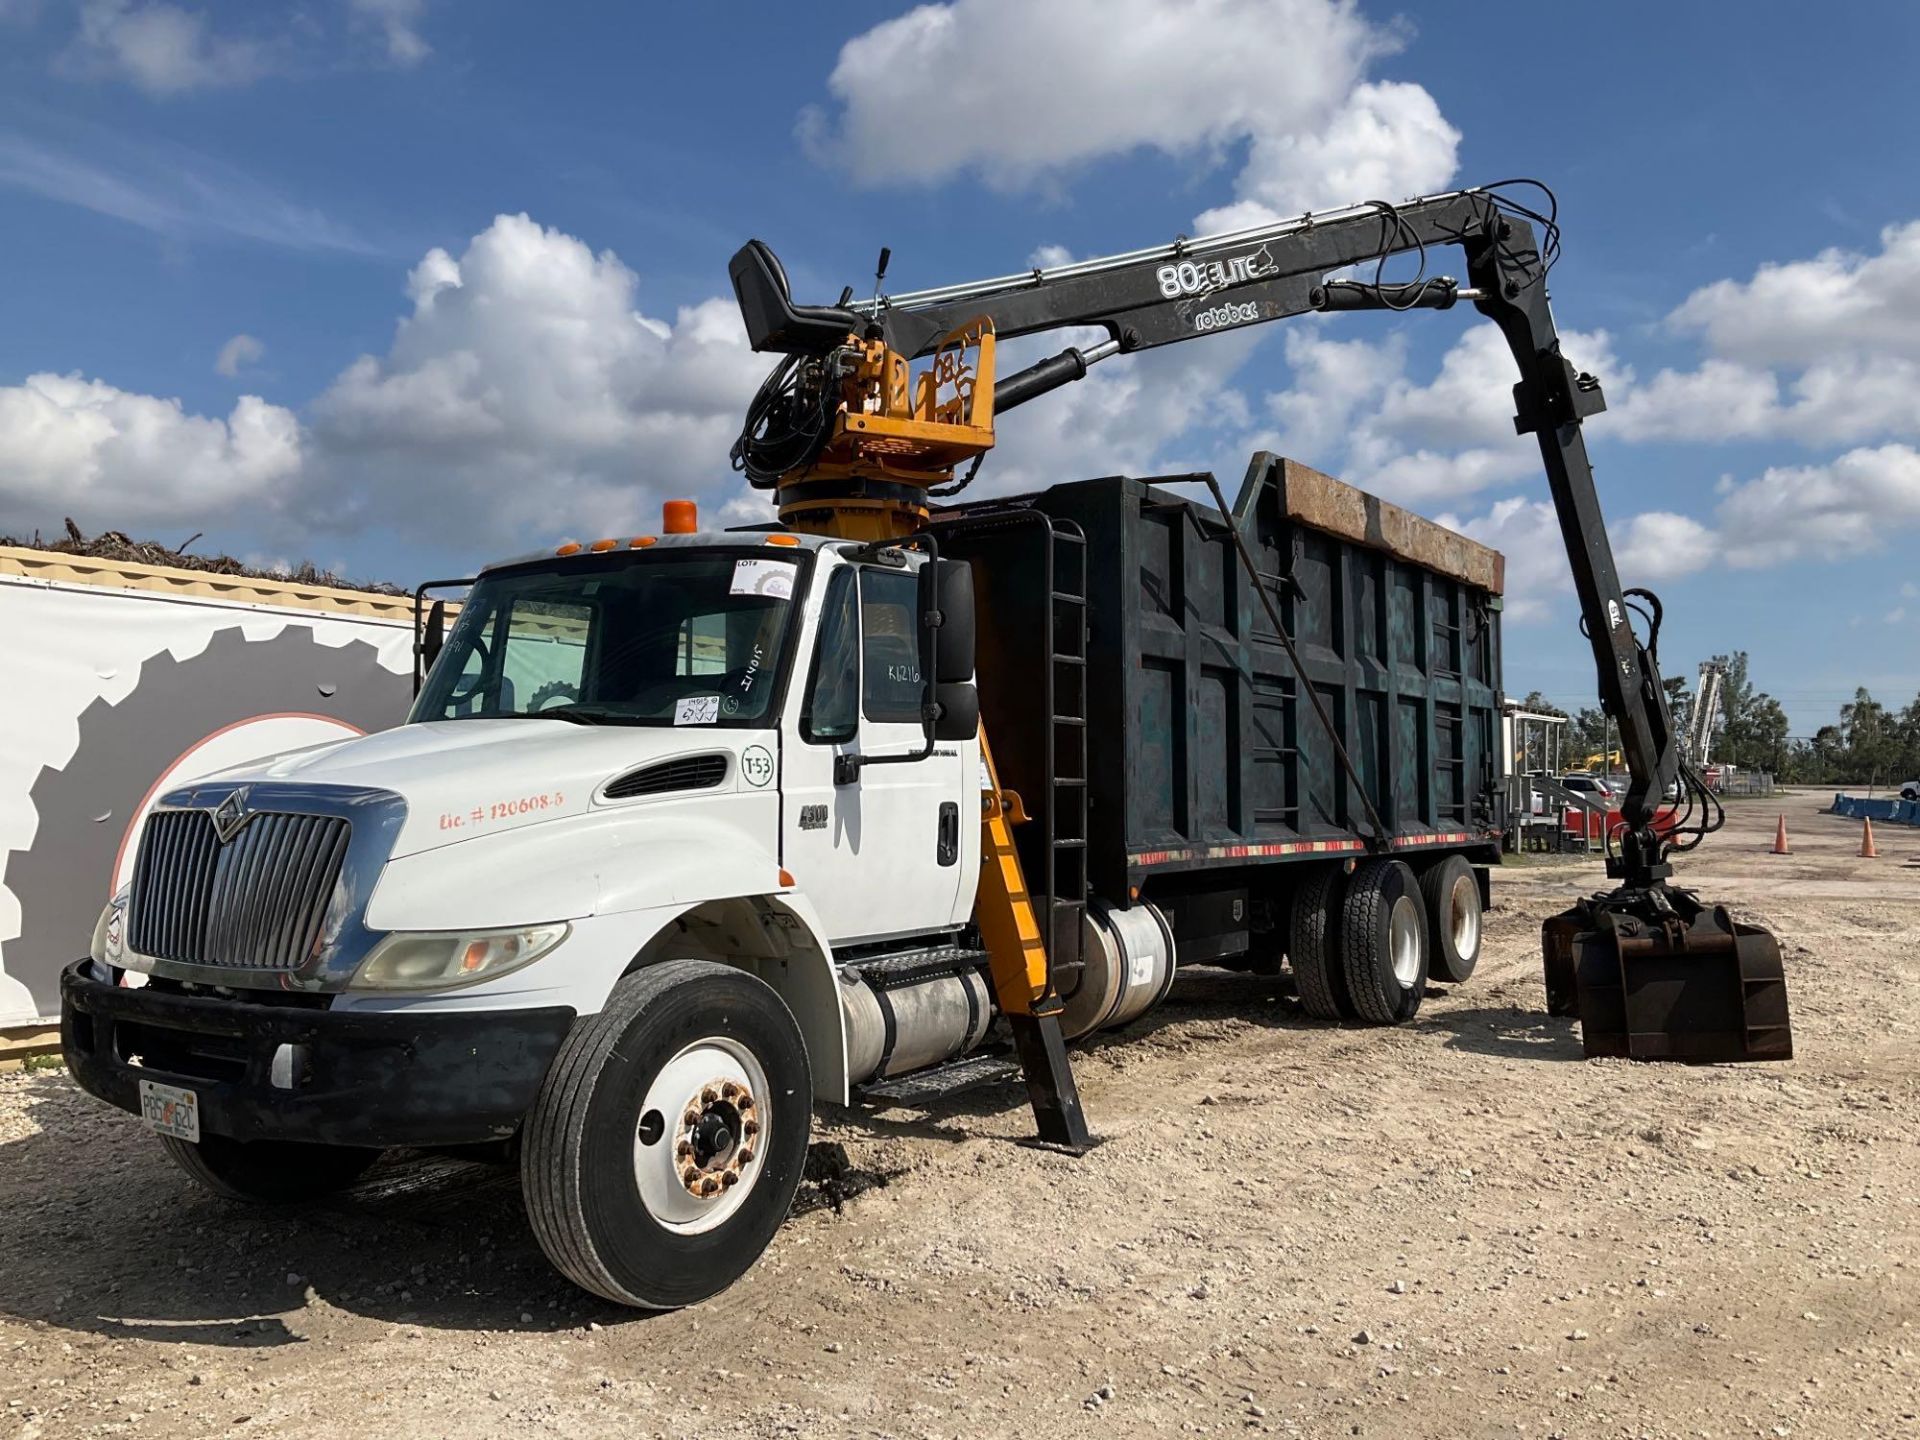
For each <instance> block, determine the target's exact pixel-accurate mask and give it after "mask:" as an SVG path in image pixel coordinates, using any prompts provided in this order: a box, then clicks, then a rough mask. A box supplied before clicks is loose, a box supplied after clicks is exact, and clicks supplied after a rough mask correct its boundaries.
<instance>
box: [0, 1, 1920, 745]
mask: <svg viewBox="0 0 1920 1440" xmlns="http://www.w3.org/2000/svg"><path fill="white" fill-rule="evenodd" d="M1917 42H1920V11H1916V10H1915V9H1914V8H1913V7H1911V6H1907V5H1902V4H1892V3H1889V4H1884V5H1867V4H1861V5H1848V6H1835V7H1830V8H1829V9H1828V10H1826V11H1823V12H1822V14H1821V17H1820V23H1819V24H1817V25H1810V24H1809V23H1808V22H1807V19H1806V12H1805V10H1804V8H1803V7H1797V6H1788V5H1785V4H1777V5H1776V4H1742V5H1738V6H1732V5H1707V4H1700V5H1672V4H1667V5H1661V6H1654V5H1639V4H1619V5H1614V6H1611V7H1606V8H1604V9H1594V8H1593V7H1568V6H1538V5H1533V6H1526V7H1522V6H1520V5H1517V4H1515V5H1509V4H1492V3H1481V4H1476V5H1474V6H1472V7H1463V6H1458V5H1417V4H1416V5H1408V6H1405V7H1402V8H1398V9H1395V8H1388V7H1385V6H1377V5H1366V6H1362V7H1359V8H1354V7H1350V6H1345V5H1341V4H1338V3H1333V0H1193V3H1190V4H1186V5H1180V4H1174V3H1171V0H1159V3H1153V4H1149V3H1146V0H1098V3H1096V0H1053V3H1050V4H1048V5H1044V6H1041V5H1033V4H1030V3H1015V0H954V3H952V4H947V5H933V6H924V7H920V8H919V9H918V10H914V11H911V12H909V11H908V10H907V9H906V7H903V6H899V5H879V4H845V5H837V6H833V7H799V6H772V5H766V6H730V7H654V6H645V7H643V6H590V5H573V4H557V3H556V4H547V5H542V6H531V5H510V4H506V3H489V0H468V3H453V0H438V3H436V0H309V3H307V4H306V5H304V6H302V7H279V6H260V5H253V4H206V5H198V4H193V3H188V0H180V3H161V0H0V218H3V219H4V222H5V223H4V224H0V267H4V270H3V272H0V273H4V274H5V275H6V276H7V277H8V278H9V280H10V282H11V283H10V284H9V285H8V287H7V301H8V303H7V306H6V312H5V314H6V324H5V325H4V326H3V327H0V529H6V530H12V531H16V532H18V531H31V530H32V529H34V528H35V527H39V528H41V529H43V530H48V531H53V530H57V529H58V527H59V525H60V521H61V518H62V517H63V516H65V515H69V514H70V515H73V516H74V517H75V518H76V519H77V520H78V521H79V522H80V523H81V524H82V525H83V526H86V527H87V528H89V529H95V528H101V527H105V526H118V527H121V528H126V529H129V530H133V531H136V532H139V533H142V534H153V535H156V536H159V537H161V538H166V539H171V540H179V539H183V538H184V537H185V536H187V535H189V534H191V533H193V532H194V531H196V530H203V531H205V532H207V539H206V540H204V541H202V542H200V544H199V546H198V547H197V548H201V549H207V548H214V547H217V548H224V549H227V550H231V551H233V552H234V553H238V554H243V555H247V556H249V557H253V558H256V559H261V560H268V561H271V560H276V559H299V558H303V557H311V558H313V559H315V560H317V561H320V562H321V563H323V564H333V565H343V566H344V567H345V568H346V569H347V570H349V571H351V572H353V573H356V574H361V575H371V576H381V577H386V578H393V579H397V580H403V581H405V580H411V579H415V578H420V577H422V576H424V575H425V574H427V573H428V572H434V573H445V572H449V571H458V570H460V569H462V568H464V567H468V566H471V565H473V564H475V563H477V562H479V561H480V560H483V559H485V558H487V557H489V556H493V555H497V554H500V553H507V552H513V551H516V550H520V549H524V548H527V547H528V546H530V545H532V544H537V543H543V542H545V541H547V540H550V539H552V538H555V537H557V536H560V535H565V534H578V533H596V534H597V533H606V532H622V531H626V530H628V529H630V528H633V527H635V526H638V525H640V524H642V523H644V517H646V516H649V515H652V514H655V513H657V506H658V503H659V501H660V499H662V498H664V497H665V496H668V495H673V494H681V493H689V494H695V495H698V496H699V497H700V498H701V499H702V500H703V502H705V503H706V504H708V505H709V506H717V507H724V506H727V505H728V504H731V505H732V506H733V510H732V512H731V513H734V514H744V513H748V512H749V511H750V510H751V507H752V502H751V500H749V499H746V498H744V497H742V495H741V491H740V487H739V485H738V482H737V481H736V479H735V478H734V477H733V476H732V475H731V473H730V472H729V471H728V468H727V463H726V455H725V452H726V445H727V442H728V440H729V439H730V438H731V433H732V431H733V430H734V429H735V428H737V425H738V417H739V414H740V411H741V409H742V407H743V405H744V401H745V398H746V395H747V394H748V393H750V391H751V389H752V386H753V384H754V383H755V381H756V380H757V377H758V375H759V373H760V372H761V370H762V369H763V368H764V367H763V366H762V365H761V363H760V362H758V361H757V360H756V359H755V358H754V357H752V356H751V355H748V354H746V353H745V351H744V347H743V346H742V345H741V343H740V339H739V335H738V325H737V320H736V319H735V318H734V315H733V310H732V303H731V300H730V298H728V291H727V284H726V278H725V265H726V260H727V257H728V255H729V254H730V253H731V252H732V250H733V249H734V248H735V247H736V246H737V245H738V244H739V243H740V241H741V240H743V239H745V238H746V237H748V236H750V235H758V236H761V237H763V238H766V239H767V240H769V241H770V242H772V243H773V244H774V245H775V247H776V249H778V250H779V252H780V253H781V255H782V257H783V258H784V259H785V260H786V262H787V264H788V267H789V269H790V270H791V272H792V273H793V275H794V278H795V284H796V288H797V289H798V290H799V291H800V292H801V294H802V296H803V297H813V298H817V299H822V300H825V299H831V298H832V297H833V296H834V295H835V294H837V293H838V290H839V287H840V286H841V285H842V284H845V283H850V284H854V285H856V286H859V287H862V288H864V287H865V285H866V284H867V283H868V282H869V280H870V275H871V268H872V263H873V257H874V255H875V253H876V252H877V250H878V248H879V246H880V245H882V244H886V245H890V246H891V247H892V249H893V252H894V262H893V268H892V272H891V275H890V277H889V283H890V285H891V286H892V287H893V288H896V289H907V288H913V287H915V286H919V285H924V284H937V283H943V282H946V281H951V280H959V279H970V278H976V277H978V276H982V275H987V274H998V273H1003V272H1004V271H1006V270H1009V269H1015V268H1019V267H1021V266H1024V265H1026V264H1028V263H1031V261H1032V259H1033V257H1035V256H1036V254H1038V253H1039V252H1041V250H1042V248H1043V247H1060V248H1061V249H1063V250H1064V251H1065V252H1066V253H1069V254H1072V255H1074V256H1086V255H1092V254H1099V253H1103V252H1108V251H1113V250H1120V249H1127V248H1133V247H1135V246H1138V245H1142V244H1149V243H1153V242H1156V241H1160V240H1165V239H1169V238H1171V237H1172V236H1173V235H1175V234H1177V233H1198V230H1197V227H1198V226H1200V225H1201V224H1202V223H1203V222H1205V221H1207V220H1208V219H1212V220H1216V221H1225V220H1227V219H1247V218H1257V217H1258V216H1259V215H1261V214H1273V215H1281V214H1291V213H1296V212H1297V211H1298V210H1299V209H1301V208H1304V207H1307V206H1311V207H1313V208H1320V209H1324V208H1330V207H1333V206H1337V205H1341V204H1345V203H1350V202H1353V201H1358V200H1364V199H1370V198H1373V197H1374V195H1375V194H1380V195H1384V196H1387V197H1388V198H1398V197H1401V196H1404V195H1408V194H1413V193H1418V192H1421V191H1424V190H1432V189H1441V188H1448V187H1450V186H1454V185H1460V184H1473V183H1480V182H1484V181H1488V180H1494V179H1500V178H1503V177H1506V176H1511V175H1534V176H1539V177H1541V178H1543V179H1545V180H1547V181H1548V182H1549V183H1551V184H1552V185H1553V186H1554V187H1555V189H1556V190H1557V191H1558V192H1559V196H1560V201H1561V206H1562V215H1563V219H1564V224H1565V258H1564V260H1563V261H1562V263H1561V265H1560V266H1559V268H1558V269H1556V271H1555V274H1554V296H1555V310H1556V314H1557V316H1558V319H1559V321H1560V324H1561V326H1562V328H1563V329H1565V330H1567V331H1569V332H1572V337H1571V338H1570V339H1569V342H1568V344H1569V349H1570V350H1571V351H1572V352H1573V354H1574V357H1575V359H1576V360H1578V361H1580V362H1581V363H1583V364H1585V365H1588V366H1589V367H1591V368H1596V369H1598V370H1599V371H1600V373H1601V375H1602V378H1603V379H1604V380H1606V381H1607V384H1608V392H1609V396H1610V399H1611V401H1612V410H1611V412H1610V413H1609V414H1608V415H1605V416H1602V417H1600V418H1599V419H1597V420H1595V421H1594V422H1593V423H1592V424H1591V425H1590V427H1589V434H1590V437H1591V443H1592V445H1593V449H1594V453H1595V457H1596V461H1597V464H1598V466H1599V479H1600V483H1601V487H1602V495H1603V500H1604V502H1605V504H1606V506H1607V509H1608V513H1609V515H1610V517H1612V519H1613V523H1614V526H1615V531H1616V539H1617V541H1618V542H1619V544H1620V548H1621V552H1622V561H1621V563H1622V570H1623V573H1624V575H1625V577H1626V579H1627V580H1628V582H1629V583H1634V582H1640V583H1651V584H1654V585H1656V586H1657V587H1658V588H1659V589H1660V590H1661V592H1662V594H1663V596H1664V598H1665V599H1666V601H1667V608H1668V614H1669V617H1670V621H1669V629H1668V632H1667V634H1666V636H1665V637H1663V638H1664V643H1663V645H1662V656H1663V659H1664V660H1665V662H1666V664H1667V666H1668V668H1669V670H1670V671H1684V672H1689V673H1690V671H1691V669H1692V667H1693V665H1694V663H1696V662H1697V661H1698V660H1699V659H1701V658H1704V657H1705V656H1706V655H1708V654H1711V653H1713V652H1716V651H1724V650H1731V649H1742V648H1744V649H1747V650H1749V651H1750V652H1752V654H1753V657H1754V659H1753V673H1754V677H1755V680H1756V682H1757V683H1758V684H1759V685H1760V686H1761V687H1762V688H1765V689H1769V690H1771V691H1773V693H1775V694H1776V695H1778V696H1780V698H1781V699H1782V701H1783V703H1785V705H1786V707H1787V709H1788V712H1789V714H1790V716H1791V717H1792V719H1793V722H1794V728H1795V731H1796V732H1797V733H1805V732H1809V731H1810V730H1811V729H1812V728H1813V727H1814V726H1815V725H1817V724H1819V723H1823V722H1825V721H1826V720H1828V719H1830V718H1831V713H1832V710H1833V709H1834V707H1835V706H1837V705H1838V703H1839V702H1840V701H1841V700H1842V699H1844V698H1847V697H1848V696H1850V694H1851V691H1852V687H1853V686H1854V685H1855V684H1858V683H1866V684H1868V685H1870V686H1871V687H1873V688H1874V690H1875V691H1876V693H1877V694H1879V695H1880V696H1881V698H1882V699H1885V700H1890V701H1893V702H1895V703H1903V702H1904V701H1905V700H1906V699H1908V698H1910V697H1911V696H1912V695H1913V694H1914V692H1915V691H1916V690H1920V591H1916V588H1915V585H1916V581H1920V565H1916V564H1915V563H1914V561H1913V556H1914V554H1915V539H1916V536H1920V453H1916V451H1915V449H1914V448H1913V447H1914V444H1915V443H1916V440H1920V435H1917V434H1916V432H1920V405H1916V404H1915V403H1914V396H1915V394H1916V389H1915V381H1916V379H1920V224H1916V222H1920V174H1916V172H1915V171H1914V168H1913V167H1912V166H1911V165H1910V164H1908V163H1906V162H1907V157H1908V154H1909V152H1910V150H1911V148H1912V146H1913V143H1914V141H1915V140H1916V138H1920V135H1917V133H1916V132H1917V131H1920V126H1917V125H1916V119H1917V118H1920V103H1916V102H1915V101H1914V100H1913V99H1912V98H1911V86H1910V84H1909V79H1910V75H1909V71H1910V59H1911V56H1912V55H1913V54H1914V53H1915V51H1916V43H1917ZM1362 192H1364V193H1362ZM522 215H524V216H525V217H527V219H526V220H525V221H521V220H519V219H516V218H514V217H519V216H522ZM499 217H506V218H499ZM1903 227H1906V228H1903ZM1477 328H1478V332H1479V333H1478V334H1477V335H1476V324H1475V319H1474V317H1472V316H1471V315H1468V314H1466V313H1465V312H1461V313H1459V314H1446V315H1435V314H1422V315H1417V316H1411V317H1404V318H1402V317H1396V318H1394V319H1392V320H1388V319H1385V318H1382V317H1342V318H1341V320H1339V321H1338V322H1327V323H1323V322H1320V321H1305V322H1300V323H1298V324H1295V325H1290V326H1281V327H1266V332H1265V333H1261V334H1257V335H1256V334H1243V335H1239V336H1235V337H1233V338H1232V339H1225V340H1220V341H1218V342H1211V343H1209V342H1202V343H1199V344H1194V345H1188V346H1182V347H1178V348H1177V349H1176V350H1170V351H1165V352H1159V353H1157V354H1155V355H1152V356H1148V357H1144V358H1143V359H1141V360H1139V361H1122V362H1114V363H1113V364H1112V365H1110V366H1108V367H1103V369H1102V370H1101V371H1097V372H1095V376H1094V377H1093V378H1091V379H1090V380H1088V381H1087V382H1085V383H1084V384H1083V385H1081V386H1079V387H1075V388H1074V389H1073V390H1071V391H1068V392H1062V393H1061V395H1059V396H1057V397H1052V399H1051V400H1050V401H1048V402H1042V403H1040V404H1036V405H1034V406H1032V407H1029V408H1028V410H1027V411H1025V412H1022V413H1021V414H1020V415H1019V416H1018V417H1010V419H1009V422H1008V424H1007V425H1006V426H1005V427H1004V431H1003V439H1002V445H1001V448H1000V450H999V451H997V452H996V453H995V455H994V456H993V457H992V458H991V459H990V461H989V464H988V466H987V468H986V469H985V470H984V471H983V481H982V483H983V484H987V483H991V484H993V485H996V486H999V487H1001V488H1017V487H1022V486H1031V485H1037V484H1044V483H1047V482H1048V481H1050V480H1056V479H1070V478H1075V477H1076V476H1079V475H1086V474H1101V473H1110V472H1111V471H1113V470H1115V469H1127V470H1131V471H1133V472H1135V473H1149V472H1151V471H1152V470H1154V469H1168V470H1172V469H1181V468H1190V467H1192V466H1196V465H1206V466H1212V467H1214V468H1217V469H1218V470H1219V471H1220V472H1221V473H1222V474H1223V476H1226V477H1229V478H1230V479H1237V476H1238V472H1239V468H1240V467H1241V466H1242V465H1244V463H1245V457H1246V454H1247V453H1248V451H1249V449H1250V448H1251V447H1252V446H1254V445H1256V444H1263V445H1269V446H1273V447H1274V448H1278V449H1280V450H1282V452H1283V453H1287V454H1291V455H1294V456H1296V457H1297V458H1300V459H1303V460H1306V461H1308V462H1310V463H1314V464H1317V465H1319V466H1321V467H1322V468H1325V469H1328V470H1331V471H1333V472H1334V473H1336V474H1340V475H1343V476H1345V477H1346V478H1349V479H1352V480H1354V481H1355V482H1356V483H1360V484H1363V485H1366V486H1367V487H1368V488H1372V489H1377V490H1379V491H1380V492H1381V493H1383V494H1386V495H1388V496H1390V497H1391V498H1395V499H1397V500H1400V501H1401V502H1402V503H1406V504H1408V505H1410V506H1411V507H1412V508H1415V509H1418V510H1420V511H1422V512H1423V513H1426V514H1429V515H1435V516H1443V517H1447V518H1449V519H1450V520H1452V521H1454V522H1456V523H1459V524H1461V525H1462V526H1464V527H1465V528H1467V529H1468V530H1469V531H1470V532H1472V533H1475V534H1477V535H1480V536H1482V537H1483V538H1486V539H1488V540H1489V541H1490V542H1492V543H1496V544H1498V545H1500V546H1501V547H1502V548H1503V549H1505V550H1506V551H1507V552H1508V554H1509V557H1510V567H1511V571H1512V574H1513V585H1514V594H1513V604H1512V607H1511V609H1510V612H1509V626H1508V665H1507V682H1508V687H1509V689H1510V690H1511V691H1512V692H1513V693H1515V694H1519V693H1523V692H1525V691H1526V690H1528V689H1532V688H1536V687H1537V688H1539V689H1541V690H1543V691H1545V692H1546V693H1547V694H1548V695H1549V696H1551V697H1553V698H1554V699H1556V700H1558V701H1559V702H1560V703H1562V704H1564V705H1568V706H1572V705H1575V704H1579V703H1584V702H1585V701H1586V699H1587V697H1588V696H1590V694H1591V688H1590V687H1591V680H1590V676H1589V673H1588V666H1589V663H1590V662H1589V660H1588V658H1587V653H1586V649H1585V646H1584V643H1583V642H1582V641H1581V640H1580V639H1579V637H1578V635H1577V633H1576V632H1575V631H1574V629H1573V614H1572V606H1571V602H1570V597H1569V596H1568V595H1567V594H1566V592H1565V577H1564V563H1563V562H1562V561H1561V560H1560V558H1559V556H1558V553H1557V547H1558V541H1557V537H1556V536H1555V535H1554V534H1553V532H1552V530H1551V527H1550V524H1549V523H1548V519H1547V514H1546V511H1545V510H1544V508H1543V502H1544V501H1545V498H1546V497H1545V492H1544V485H1543V483H1542V481H1541V480H1540V478H1539V476H1538V474H1537V462H1530V461H1529V460H1528V457H1527V452H1526V447H1525V445H1524V444H1523V443H1521V442H1516V441H1514V440H1512V439H1511V437H1510V436H1508V435H1506V434H1505V433H1504V431H1503V427H1505V426H1506V416H1507V414H1508V413H1509V409H1510V407H1509V403H1508V401H1507V398H1506V389H1507V386H1508V385H1509V384H1510V383H1511V377H1510V376H1509V375H1508V374H1507V373H1506V370H1505V369H1504V368H1503V367H1504V366H1505V364H1506V363H1507V362H1506V361H1505V359H1504V356H1502V355H1501V354H1500V353H1499V352H1498V349H1497V346H1489V345H1488V344H1487V342H1488V341H1489V340H1490V339H1491V338H1492V336H1491V333H1490V331H1488V330H1487V329H1486V327H1484V326H1481V327H1477ZM1282 331H1285V332H1287V333H1284V334H1283V333H1280V332H1282ZM241 337H245V338H241ZM1056 401H1057V403H1054V402H1056ZM1506 428H1509V429H1510V427H1506Z"/></svg>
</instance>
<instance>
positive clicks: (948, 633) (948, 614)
mask: <svg viewBox="0 0 1920 1440" xmlns="http://www.w3.org/2000/svg"><path fill="white" fill-rule="evenodd" d="M930 604H931V606H932V608H934V609H937V610H938V611H939V612H940V629H939V634H938V635H937V636H936V637H935V641H936V644H937V647H938V648H937V650H936V652H935V653H936V654H937V656H938V663H937V664H936V665H935V666H934V676H933V680H934V683H935V684H936V685H957V684H960V683H962V682H964V681H968V680H971V679H973V669H974V625H973V566H971V565H969V564H968V563H967V562H966V561H965V560H942V561H940V562H939V563H938V565H937V567H935V568H934V583H933V596H932V599H931V601H930Z"/></svg>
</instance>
